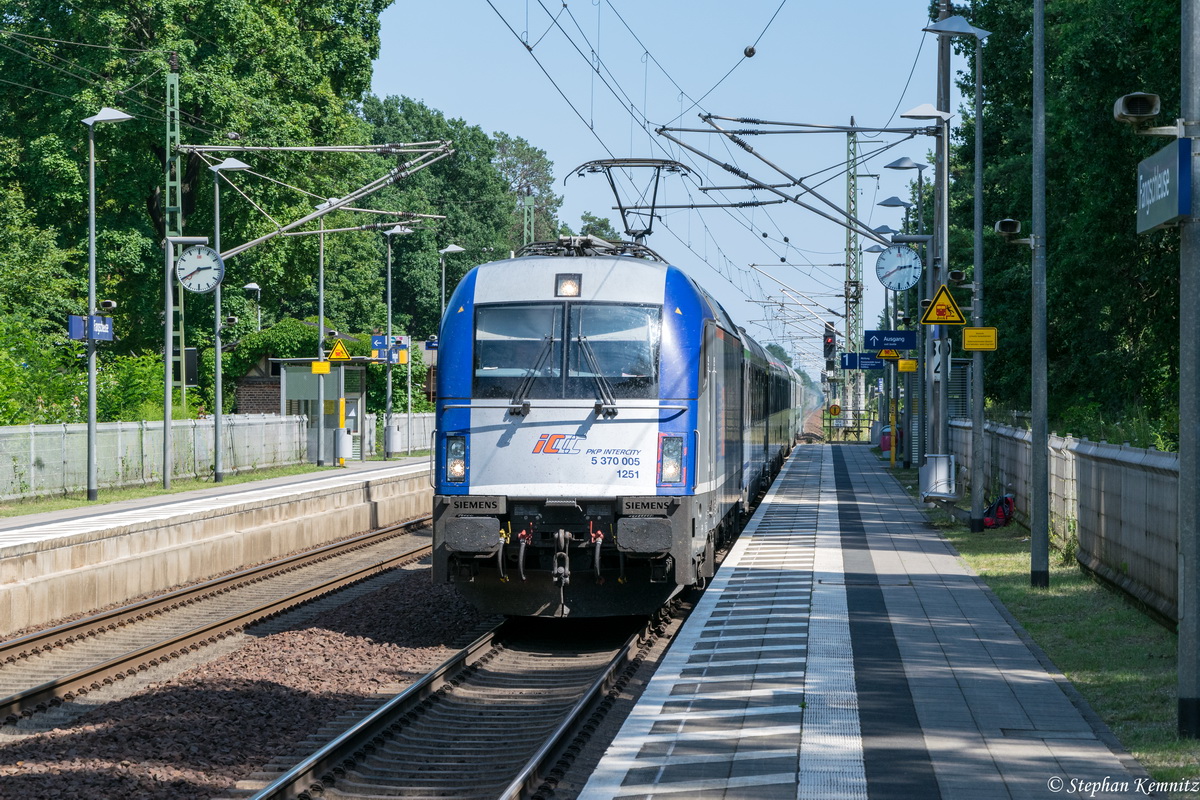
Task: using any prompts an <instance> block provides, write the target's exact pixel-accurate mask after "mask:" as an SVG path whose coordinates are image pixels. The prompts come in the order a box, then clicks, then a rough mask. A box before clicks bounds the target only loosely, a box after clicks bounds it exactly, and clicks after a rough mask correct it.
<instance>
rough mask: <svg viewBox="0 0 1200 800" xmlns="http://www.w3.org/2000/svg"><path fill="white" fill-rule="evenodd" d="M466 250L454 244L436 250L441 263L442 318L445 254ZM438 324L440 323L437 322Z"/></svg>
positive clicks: (444, 304)
mask: <svg viewBox="0 0 1200 800" xmlns="http://www.w3.org/2000/svg"><path fill="white" fill-rule="evenodd" d="M465 250H466V248H465V247H459V246H458V245H456V244H450V245H446V246H445V247H444V248H442V249H441V250H438V256H439V260H440V261H441V262H442V316H443V317H444V316H446V254H447V253H462V252H464V251H465ZM439 323H440V321H439Z"/></svg>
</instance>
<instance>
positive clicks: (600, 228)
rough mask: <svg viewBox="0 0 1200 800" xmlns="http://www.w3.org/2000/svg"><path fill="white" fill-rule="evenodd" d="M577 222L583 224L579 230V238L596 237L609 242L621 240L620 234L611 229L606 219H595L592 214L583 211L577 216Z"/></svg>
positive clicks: (610, 223) (610, 224)
mask: <svg viewBox="0 0 1200 800" xmlns="http://www.w3.org/2000/svg"><path fill="white" fill-rule="evenodd" d="M579 221H580V222H581V223H583V224H582V225H581V226H580V228H579V235H580V236H598V237H600V238H601V239H608V240H609V241H620V240H621V234H619V233H617V231H616V229H615V228H613V226H612V222H610V221H609V219H608V217H597V216H596V215H595V214H593V213H592V212H590V211H585V212H583V213H582V214H580V215H579Z"/></svg>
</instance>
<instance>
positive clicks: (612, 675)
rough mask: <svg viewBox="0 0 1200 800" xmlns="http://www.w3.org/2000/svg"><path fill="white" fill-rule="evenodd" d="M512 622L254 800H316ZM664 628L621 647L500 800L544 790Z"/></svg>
mask: <svg viewBox="0 0 1200 800" xmlns="http://www.w3.org/2000/svg"><path fill="white" fill-rule="evenodd" d="M507 624H508V623H507V622H501V623H498V624H497V625H496V626H495V627H494V628H492V629H491V630H489V631H488V632H486V633H485V634H484V635H483V636H481V637H479V638H478V639H476V640H475V641H474V642H472V643H471V644H470V645H468V646H467V647H466V648H464V649H463V650H461V651H460V652H458V653H456V654H455V655H453V656H451V657H450V658H449V659H447V660H446V661H445V662H443V663H442V664H441V665H440V666H438V667H437V668H436V669H434V670H433V671H432V672H430V673H429V674H427V675H426V676H425V677H424V678H422V679H421V680H420V681H419V682H417V683H415V684H413V685H412V686H409V687H408V688H407V689H405V690H404V691H403V692H401V693H400V694H398V695H396V696H395V697H394V698H392V699H391V700H389V701H387V702H386V703H384V704H383V705H382V706H380V707H379V708H377V709H376V710H375V711H373V712H371V713H370V714H368V715H367V716H366V717H364V718H363V719H362V720H360V721H359V722H357V723H355V724H354V725H353V726H351V727H350V728H349V729H347V730H346V731H345V732H344V733H342V734H340V735H339V736H337V737H336V738H335V739H333V740H332V741H331V742H329V743H328V744H327V745H325V746H324V747H322V748H321V749H320V750H318V751H317V752H315V753H313V754H312V755H310V756H308V757H307V758H305V759H304V760H303V761H301V762H300V763H299V764H297V765H296V766H294V767H292V768H291V769H290V770H288V771H287V772H285V773H284V774H282V775H280V776H279V777H278V778H276V779H275V780H274V781H273V782H272V783H271V784H270V785H268V786H266V787H264V788H263V789H261V790H259V792H258V793H257V794H255V795H254V796H253V797H252V798H251V800H295V798H310V797H314V796H318V795H319V794H321V793H322V792H324V791H325V789H327V788H329V786H327V785H326V784H329V785H332V786H336V785H337V777H338V775H339V772H343V771H349V770H350V769H352V766H351V765H350V764H349V762H355V761H358V760H361V758H362V757H363V754H364V753H367V752H370V750H371V749H373V748H374V747H375V746H377V745H379V744H381V743H382V742H383V741H384V740H385V739H386V738H387V737H388V736H389V735H390V733H391V731H392V729H393V728H394V727H395V726H396V725H397V723H398V722H400V721H401V718H403V717H405V716H406V715H408V714H410V713H411V712H412V711H413V709H414V708H415V707H416V706H417V705H418V704H420V703H421V702H422V701H424V700H425V699H426V698H428V697H430V696H431V695H434V694H435V693H437V692H438V690H439V689H440V688H441V687H442V686H443V685H444V684H446V683H447V682H450V681H455V676H456V675H458V674H459V673H460V672H461V671H462V670H463V669H465V668H466V667H468V666H470V665H471V664H472V663H473V662H475V661H477V660H479V657H480V655H481V654H484V653H485V651H491V650H492V649H493V648H494V647H495V646H496V644H497V640H498V639H499V638H500V637H501V631H502V629H503V628H504V627H505V626H506V625H507ZM658 624H659V623H658V621H657V620H656V619H654V618H652V619H651V620H650V621H648V622H647V623H646V625H645V626H644V627H642V628H640V629H639V630H638V631H636V632H635V633H633V634H632V635H631V636H629V637H628V638H627V639H626V641H625V643H624V644H623V645H621V646H620V647H619V648H617V650H616V652H615V653H614V655H613V657H612V658H611V659H610V660H609V662H608V664H607V665H606V666H605V667H604V668H603V670H602V671H601V673H600V675H599V676H598V677H597V678H596V679H595V680H594V681H593V682H592V683H591V685H590V686H589V687H588V689H587V690H585V691H584V693H583V694H582V695H581V696H580V698H579V699H578V700H577V701H576V702H575V703H574V704H573V706H572V708H571V709H570V711H569V712H568V713H567V715H566V717H565V718H564V719H563V721H562V722H561V723H560V724H559V725H558V726H557V727H556V728H555V730H554V731H553V732H552V733H551V734H550V736H549V737H548V738H547V739H546V740H545V741H544V742H543V743H542V744H541V746H539V747H538V748H537V750H536V752H535V753H534V754H533V756H532V757H530V758H529V759H528V761H527V762H526V763H525V765H524V766H523V767H522V768H521V769H520V770H519V772H518V773H517V775H516V777H515V778H514V779H513V780H512V781H511V782H510V783H509V785H508V786H507V788H505V789H504V790H503V791H502V793H501V794H499V795H497V798H498V800H515V799H516V798H521V797H528V796H531V795H532V794H533V793H534V792H536V791H537V790H538V788H539V787H540V786H541V785H542V784H543V782H544V781H545V773H546V772H547V771H548V769H549V768H551V767H553V765H554V764H555V762H557V761H558V760H559V759H561V758H562V757H563V754H564V752H565V751H566V749H567V747H568V746H569V745H570V743H571V742H572V740H573V739H574V738H575V737H576V736H577V735H578V734H579V733H580V731H581V729H582V728H583V727H584V724H585V722H586V718H585V714H586V712H587V711H588V710H590V709H591V708H592V707H593V706H594V704H595V702H596V701H597V700H598V699H599V697H600V696H602V695H603V693H605V692H607V691H608V690H609V689H610V688H611V687H612V686H613V685H614V684H615V683H617V681H618V677H617V676H618V673H619V672H620V671H621V670H623V669H624V668H625V667H626V666H627V665H628V664H629V662H630V661H631V654H632V653H634V652H636V651H637V650H638V648H639V647H640V646H641V644H640V643H641V642H642V641H643V640H644V639H646V637H647V636H649V635H650V632H651V631H652V630H653V629H654V628H655V627H656V626H657V625H658ZM314 793H315V794H314Z"/></svg>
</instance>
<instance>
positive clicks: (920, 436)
mask: <svg viewBox="0 0 1200 800" xmlns="http://www.w3.org/2000/svg"><path fill="white" fill-rule="evenodd" d="M884 168H885V169H915V170H916V171H917V207H916V208H917V235H918V236H924V235H925V170H926V169H928V168H929V165H928V164H922V163H920V162H918V161H913V160H912V159H911V158H909V157H908V156H902V157H900V158H898V159H896V160H895V161H893V162H892V163H890V164H884ZM926 250H928V248H926ZM924 298H925V283H924V281H917V297H916V300H917V307H918V308H920V307H921V300H923V299H924ZM905 311H906V313H907V311H908V309H907V308H905ZM924 327H925V326H923V325H918V326H917V328H924ZM918 336H919V337H920V341H921V346H920V348H919V349H918V350H917V374H918V375H922V376H923V375H924V374H925V333H924V331H920V330H918ZM905 380H909V378H908V377H907V376H906V377H905ZM909 383H911V381H909ZM919 383H920V386H919V387H918V389H917V392H918V398H917V401H918V403H919V406H920V408H921V409H922V410H924V408H925V381H924V380H921V381H919ZM904 418H905V419H904V429H905V430H906V431H908V432H909V433H910V434H911V433H912V404H911V403H906V404H905V406H904ZM919 419H920V421H919V423H918V426H919V427H920V430H919V431H917V435H916V436H915V437H914V438H915V439H916V440H917V463H918V464H921V463H922V462H924V461H925V414H924V413H922V414H921V416H920V418H919ZM904 452H905V460H904V468H905V469H907V468H909V467H910V466H912V464H911V463H910V462H909V460H908V458H907V456H908V453H909V452H910V450H908V449H906V450H905V451H904Z"/></svg>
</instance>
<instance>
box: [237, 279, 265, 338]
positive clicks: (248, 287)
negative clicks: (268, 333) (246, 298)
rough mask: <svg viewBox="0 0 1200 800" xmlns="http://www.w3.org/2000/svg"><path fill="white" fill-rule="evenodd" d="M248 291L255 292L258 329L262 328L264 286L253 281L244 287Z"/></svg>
mask: <svg viewBox="0 0 1200 800" xmlns="http://www.w3.org/2000/svg"><path fill="white" fill-rule="evenodd" d="M242 288H243V289H245V290H246V291H247V292H254V309H255V311H257V312H258V327H257V330H260V331H261V330H262V287H261V286H259V285H258V284H257V283H254V282H253V281H251V282H250V283H247V284H246V285H245V286H243V287H242Z"/></svg>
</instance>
